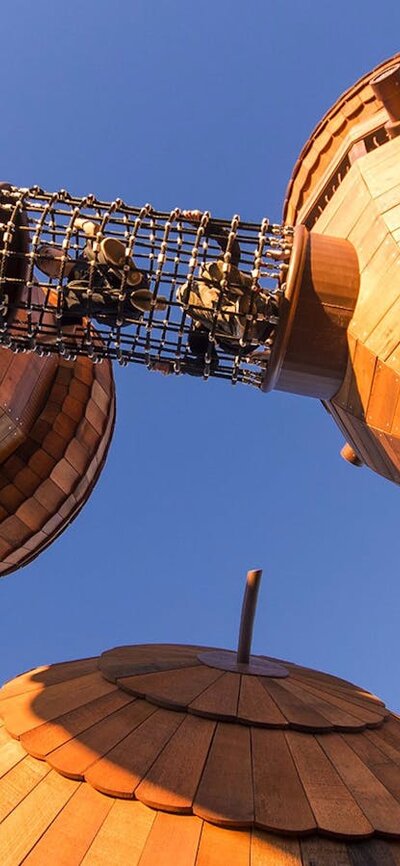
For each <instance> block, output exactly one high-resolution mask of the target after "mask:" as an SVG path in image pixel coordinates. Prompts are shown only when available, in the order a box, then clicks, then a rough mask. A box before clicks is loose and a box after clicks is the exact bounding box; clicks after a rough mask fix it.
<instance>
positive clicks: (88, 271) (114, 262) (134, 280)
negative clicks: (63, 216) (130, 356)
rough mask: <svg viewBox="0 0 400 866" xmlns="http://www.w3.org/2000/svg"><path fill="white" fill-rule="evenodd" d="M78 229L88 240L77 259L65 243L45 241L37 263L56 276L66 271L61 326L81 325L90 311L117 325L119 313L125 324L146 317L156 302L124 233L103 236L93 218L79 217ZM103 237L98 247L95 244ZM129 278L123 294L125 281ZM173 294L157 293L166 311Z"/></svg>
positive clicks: (100, 319) (103, 321)
mask: <svg viewBox="0 0 400 866" xmlns="http://www.w3.org/2000/svg"><path fill="white" fill-rule="evenodd" d="M74 228H76V229H78V230H81V231H83V233H84V234H85V235H86V245H85V247H84V249H83V251H82V253H81V254H80V255H78V257H77V258H76V259H71V258H69V257H65V254H64V251H63V250H62V248H61V247H58V246H52V245H51V244H42V245H41V246H40V247H38V249H37V251H36V255H35V264H36V266H37V267H38V268H39V270H41V271H42V272H43V273H45V274H46V275H47V276H48V277H50V278H57V277H60V276H63V277H65V278H66V285H65V287H64V292H63V299H62V300H63V307H62V318H61V320H60V325H61V328H63V329H64V330H65V329H66V328H68V329H69V328H75V327H76V325H79V324H82V321H83V318H84V317H86V316H88V315H89V313H90V315H91V317H92V318H93V319H96V321H97V322H99V323H100V324H106V325H109V326H110V327H114V326H115V325H116V323H117V320H118V318H119V316H120V317H121V321H122V325H129V324H131V323H134V322H138V321H140V320H141V319H142V316H143V313H144V312H146V311H149V310H150V309H151V307H152V306H153V294H152V292H151V291H150V289H149V281H148V277H147V274H146V273H145V272H144V271H141V270H139V269H138V268H137V267H136V265H135V263H134V261H133V259H132V258H131V259H128V260H127V258H126V247H125V244H124V243H123V242H122V241H121V240H119V239H118V238H112V237H101V235H100V236H99V227H98V225H97V224H96V223H94V222H92V221H91V220H87V219H77V220H75V224H74ZM95 240H97V241H98V251H97V253H96V252H95V251H94V248H93V243H94V241H95ZM125 273H126V282H125V287H124V290H123V294H124V298H123V300H122V299H121V284H122V280H123V277H124V274H125ZM166 306H167V299H166V298H164V297H161V296H159V297H156V299H155V308H156V309H157V310H164V309H165V308H166Z"/></svg>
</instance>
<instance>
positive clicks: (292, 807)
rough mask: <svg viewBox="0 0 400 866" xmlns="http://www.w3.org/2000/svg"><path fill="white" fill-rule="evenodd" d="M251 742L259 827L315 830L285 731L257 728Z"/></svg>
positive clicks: (292, 830) (255, 801)
mask: <svg viewBox="0 0 400 866" xmlns="http://www.w3.org/2000/svg"><path fill="white" fill-rule="evenodd" d="M251 743H252V765H253V785H254V809H255V822H256V824H257V826H259V827H263V828H264V829H265V830H275V831H276V830H281V829H282V828H283V827H285V828H286V830H287V832H290V833H304V832H310V831H311V830H315V829H316V826H317V825H316V821H315V818H314V815H313V813H312V810H311V807H310V804H309V802H308V799H307V797H306V794H305V791H304V787H303V784H302V781H301V775H299V773H298V771H297V769H296V765H295V763H294V761H293V757H292V755H291V752H290V750H289V747H288V744H287V741H286V738H285V734H284V733H283V731H266V730H260V729H259V728H257V729H256V728H254V729H253V730H252V732H251Z"/></svg>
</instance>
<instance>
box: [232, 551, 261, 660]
mask: <svg viewBox="0 0 400 866" xmlns="http://www.w3.org/2000/svg"><path fill="white" fill-rule="evenodd" d="M261 577H262V569H261V568H257V569H254V570H253V571H248V572H247V578H246V589H245V592H244V597H243V605H242V615H241V618H240V631H239V642H238V650H237V662H238V664H244V665H248V664H249V660H250V651H251V641H252V637H253V625H254V616H255V613H256V606H257V597H258V590H259V587H260V582H261Z"/></svg>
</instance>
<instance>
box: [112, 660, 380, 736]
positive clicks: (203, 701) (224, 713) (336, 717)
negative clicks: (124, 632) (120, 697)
mask: <svg viewBox="0 0 400 866" xmlns="http://www.w3.org/2000/svg"><path fill="white" fill-rule="evenodd" d="M207 649H208V648H207V647H181V646H179V645H175V646H174V645H171V644H168V645H165V644H160V645H154V646H153V647H152V648H150V647H148V646H146V645H144V646H143V645H140V646H138V647H119V648H117V649H116V650H111V651H109V652H107V653H104V654H103V655H102V656H101V657H100V661H99V666H100V669H101V670H102V671H103V673H104V675H105V676H106V677H107V678H108V679H110V681H112V682H118V684H119V685H120V686H121V687H122V688H124V689H126V690H129V691H130V692H131V693H132V694H134V695H139V696H142V697H146V699H147V700H150V701H152V702H153V703H155V704H157V705H159V706H166V707H171V708H174V707H175V708H179V709H187V710H188V711H189V712H190V713H194V714H196V715H204V716H206V717H209V718H214V719H221V720H225V721H234V720H236V719H240V721H243V722H253V723H254V724H257V725H258V724H259V725H268V726H270V727H288V726H292V727H297V728H301V729H305V728H307V727H308V728H310V729H312V730H316V729H317V728H318V729H320V730H325V729H327V730H329V729H333V728H335V729H337V730H344V731H345V730H353V729H354V728H357V727H358V728H360V729H361V728H363V727H365V726H366V725H371V726H372V725H374V724H379V723H380V721H381V720H382V718H383V717H384V715H385V710H384V709H382V711H380V712H379V713H377V712H376V709H375V708H376V701H377V699H376V698H375V696H373V695H369V694H368V693H366V692H364V691H363V692H362V694H361V700H360V690H358V689H357V687H356V686H352V685H351V684H350V683H344V681H343V680H339V679H337V678H333V677H331V676H327V675H326V674H323V673H322V672H313V671H310V670H308V671H307V669H302V668H299V667H298V666H296V665H291V664H290V663H287V662H284V664H285V666H286V668H287V670H288V671H289V674H290V675H289V677H288V678H287V679H285V680H276V681H275V680H274V679H273V678H270V677H255V676H244V675H237V674H235V673H224V672H223V671H221V670H219V669H215V668H209V667H207V666H206V665H203V664H200V662H199V660H198V655H200V656H201V655H202V653H204V652H206V653H207ZM272 661H274V660H272ZM131 674H133V675H131ZM120 675H121V676H120ZM292 682H293V688H292V686H291V685H290V684H291V683H292ZM313 686H314V687H315V686H316V687H317V692H313V691H312V688H313ZM332 686H335V689H336V690H335V691H333V692H332ZM325 689H326V692H327V694H326V695H325ZM338 689H339V691H338ZM302 692H304V693H302ZM351 697H352V698H355V699H356V700H358V702H359V703H358V705H357V706H355V707H352V706H351V705H350V704H349V703H348V699H349V698H351ZM318 700H319V701H320V702H321V706H324V707H325V710H326V715H325V716H324V715H323V713H322V712H317V710H316V704H317V702H318ZM279 702H281V703H279ZM324 702H325V703H324ZM379 703H380V704H381V702H379ZM281 704H282V706H281ZM305 705H306V706H305ZM285 708H286V710H287V711H286V710H285Z"/></svg>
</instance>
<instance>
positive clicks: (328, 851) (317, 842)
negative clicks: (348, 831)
mask: <svg viewBox="0 0 400 866" xmlns="http://www.w3.org/2000/svg"><path fill="white" fill-rule="evenodd" d="M300 846H301V854H302V858H303V866H314V864H315V866H354V863H353V860H352V859H351V857H350V854H349V852H348V849H347V846H346V844H345V843H343V842H335V841H333V840H331V839H324V838H322V837H321V836H318V837H317V838H315V837H311V838H310V839H302V840H301V842H300ZM367 863H368V861H367V862H366V863H364V866H367ZM368 866H370V864H369V863H368ZM371 866H372V864H371Z"/></svg>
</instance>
